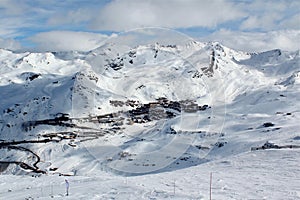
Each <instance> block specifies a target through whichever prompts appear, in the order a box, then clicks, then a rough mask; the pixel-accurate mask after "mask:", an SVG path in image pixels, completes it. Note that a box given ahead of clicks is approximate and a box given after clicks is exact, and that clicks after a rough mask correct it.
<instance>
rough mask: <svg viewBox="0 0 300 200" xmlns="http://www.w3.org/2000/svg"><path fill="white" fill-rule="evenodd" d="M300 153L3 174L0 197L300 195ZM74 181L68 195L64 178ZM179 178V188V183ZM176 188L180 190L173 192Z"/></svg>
mask: <svg viewBox="0 0 300 200" xmlns="http://www.w3.org/2000/svg"><path fill="white" fill-rule="evenodd" d="M299 163H300V151H299V150H265V151H255V152H248V153H244V154H239V155H236V156H232V157H227V158H224V159H220V160H215V161H213V162H209V163H205V164H202V165H199V166H195V167H190V168H186V169H181V170H177V171H173V172H165V173H160V174H149V175H143V176H133V177H123V176H116V175H113V174H110V173H105V172H102V173H100V174H97V175H94V176H73V177H62V176H56V175H52V176H47V175H42V176H40V177H36V178H34V177H29V176H13V175H2V176H0V177H1V178H0V185H1V187H0V196H1V199H12V200H13V199H26V198H27V199H30V198H32V199H120V200H121V199H130V200H131V199H209V174H210V172H212V177H213V180H212V199H273V200H276V199H278V200H281V199H286V200H297V199H300V190H299V185H300V175H299V174H300V169H299V167H298V166H299ZM65 178H67V179H68V180H69V182H70V195H69V196H68V197H66V196H65V184H64V179H65ZM174 182H175V187H174ZM174 191H175V193H174Z"/></svg>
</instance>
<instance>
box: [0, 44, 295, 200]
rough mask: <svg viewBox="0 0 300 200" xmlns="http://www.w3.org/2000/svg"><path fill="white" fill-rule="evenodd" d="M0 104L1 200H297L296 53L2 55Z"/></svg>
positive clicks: (115, 48) (211, 49) (183, 49)
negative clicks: (67, 189)
mask: <svg viewBox="0 0 300 200" xmlns="http://www.w3.org/2000/svg"><path fill="white" fill-rule="evenodd" d="M0 95H1V97H0V98H1V99H0V174H1V175H0V186H1V187H0V199H210V197H211V199H278V200H279V199H280V200H281V199H290V200H295V199H300V52H299V50H298V51H294V52H287V51H282V50H279V49H276V50H271V51H267V52H260V53H246V52H241V51H236V50H233V49H230V48H227V47H225V46H223V45H221V44H219V43H217V42H208V43H200V42H196V41H189V42H186V43H183V44H180V45H174V44H170V45H162V44H159V43H154V44H149V45H137V46H134V47H129V46H126V45H118V44H116V43H109V42H108V43H106V44H105V45H102V46H100V47H99V48H97V49H95V50H92V51H89V52H76V51H73V52H46V53H34V52H12V51H8V50H4V49H0ZM65 179H67V180H68V181H69V184H70V190H69V195H68V196H65V193H66V188H65ZM210 182H211V184H210ZM210 192H211V194H210Z"/></svg>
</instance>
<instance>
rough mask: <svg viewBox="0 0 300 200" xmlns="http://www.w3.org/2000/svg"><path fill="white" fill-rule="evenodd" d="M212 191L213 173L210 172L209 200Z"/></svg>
mask: <svg viewBox="0 0 300 200" xmlns="http://www.w3.org/2000/svg"><path fill="white" fill-rule="evenodd" d="M211 190H212V172H210V181H209V199H210V200H211Z"/></svg>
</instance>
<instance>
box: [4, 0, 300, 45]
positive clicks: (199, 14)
mask: <svg viewBox="0 0 300 200" xmlns="http://www.w3.org/2000/svg"><path fill="white" fill-rule="evenodd" d="M141 27H164V28H170V29H173V30H177V31H180V32H182V33H184V34H187V35H188V36H190V37H193V38H195V39H196V40H200V41H210V40H216V41H220V42H221V43H224V44H225V45H227V46H229V47H232V48H237V49H241V50H245V51H256V50H257V51H259V50H268V49H272V48H282V49H284V50H297V49H299V43H300V39H299V37H300V33H299V32H300V1H298V0H252V1H251V0H164V1H162V0H64V1H62V0H51V1H45V0H0V48H7V49H12V50H18V49H26V48H27V49H28V48H32V49H41V50H45V51H46V50H52V51H53V50H89V49H92V48H95V47H96V46H97V45H99V44H100V43H101V41H103V39H105V38H106V37H107V36H110V35H111V34H112V33H118V32H122V31H128V30H131V29H134V28H141ZM250 41H251V42H250ZM70 43H77V44H76V45H75V44H71V45H70Z"/></svg>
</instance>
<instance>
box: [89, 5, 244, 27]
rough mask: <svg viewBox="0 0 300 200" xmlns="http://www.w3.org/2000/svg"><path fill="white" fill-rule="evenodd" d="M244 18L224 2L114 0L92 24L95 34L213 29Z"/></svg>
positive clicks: (232, 6) (101, 11)
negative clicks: (169, 29)
mask: <svg viewBox="0 0 300 200" xmlns="http://www.w3.org/2000/svg"><path fill="white" fill-rule="evenodd" d="M242 16H244V14H243V13H242V12H241V11H240V10H239V9H238V8H237V7H236V6H234V4H233V3H231V2H229V1H224V0H218V1H216V0H202V1H197V0H189V1H183V0H173V1H161V0H150V1H140V0H126V1H125V0H122V1H120V0H116V1H112V2H110V3H109V4H107V5H106V6H104V7H103V8H102V9H101V10H100V12H99V14H98V15H97V16H96V18H95V19H94V20H93V21H92V22H91V28H93V29H97V30H115V31H123V30H128V29H132V28H137V27H149V26H155V27H169V28H179V27H180V28H186V27H194V26H201V27H216V26H217V25H219V24H221V23H223V22H227V21H230V20H235V19H238V18H240V17H242Z"/></svg>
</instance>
